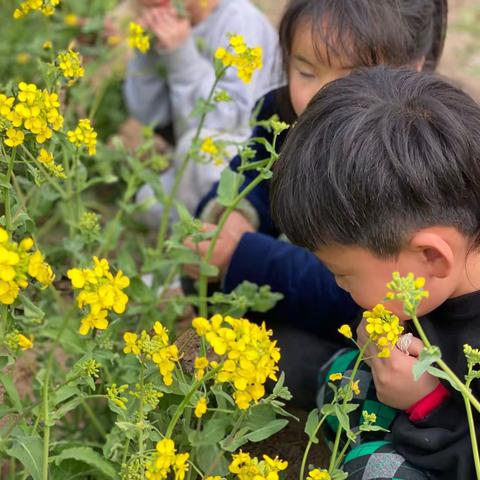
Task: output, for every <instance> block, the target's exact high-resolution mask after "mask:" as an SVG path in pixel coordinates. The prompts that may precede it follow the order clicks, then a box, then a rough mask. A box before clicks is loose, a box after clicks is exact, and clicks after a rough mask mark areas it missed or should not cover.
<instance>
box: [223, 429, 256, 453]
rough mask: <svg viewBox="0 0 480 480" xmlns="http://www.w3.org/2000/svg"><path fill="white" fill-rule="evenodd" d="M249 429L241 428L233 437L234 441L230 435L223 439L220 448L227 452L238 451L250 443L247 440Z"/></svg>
mask: <svg viewBox="0 0 480 480" xmlns="http://www.w3.org/2000/svg"><path fill="white" fill-rule="evenodd" d="M248 430H249V428H248V427H243V428H241V429H240V430H239V431H238V432H237V433H236V434H235V435H234V437H233V439H231V438H230V435H229V436H228V437H227V438H225V439H223V440H222V441H221V442H220V446H221V447H222V448H223V449H224V450H226V451H227V452H235V451H236V450H238V449H239V448H240V447H241V446H242V445H245V444H246V443H247V442H248V438H247V435H246V434H247V432H248Z"/></svg>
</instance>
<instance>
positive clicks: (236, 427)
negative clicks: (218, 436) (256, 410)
mask: <svg viewBox="0 0 480 480" xmlns="http://www.w3.org/2000/svg"><path fill="white" fill-rule="evenodd" d="M245 415H246V410H242V413H241V414H240V415H239V417H238V418H237V421H236V422H235V425H234V426H233V428H232V431H231V432H230V435H229V436H228V438H227V440H226V442H225V447H228V446H229V445H230V443H232V442H233V439H234V437H235V434H236V433H237V432H238V430H239V429H240V427H241V425H242V423H243V420H244V419H245ZM223 454H224V451H223V450H221V451H220V452H218V454H217V455H216V456H215V458H214V459H213V461H212V463H211V464H210V467H208V470H207V471H206V472H205V473H204V476H203V478H206V477H208V476H209V475H210V474H211V473H212V471H213V469H214V468H215V467H216V466H217V464H218V462H219V461H220V459H221V458H222V455H223Z"/></svg>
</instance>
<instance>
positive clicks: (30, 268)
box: [0, 227, 54, 305]
mask: <svg viewBox="0 0 480 480" xmlns="http://www.w3.org/2000/svg"><path fill="white" fill-rule="evenodd" d="M32 247H33V240H32V239H31V238H29V237H27V238H24V239H23V240H22V241H21V242H20V243H19V244H18V243H17V242H14V241H12V240H11V239H10V236H9V234H8V232H7V231H6V230H5V229H3V228H1V227H0V303H3V304H4V305H11V304H12V303H13V302H14V301H15V300H16V298H17V297H18V294H19V292H20V289H22V288H27V287H28V276H30V277H32V278H35V279H36V280H38V281H39V282H40V283H41V284H42V285H43V286H48V285H50V283H52V281H53V279H54V275H53V271H52V268H51V267H50V265H48V264H47V263H46V262H45V260H44V258H43V255H42V254H41V253H40V252H39V251H38V250H37V251H35V252H33V253H31V252H29V250H30V249H31V248H32Z"/></svg>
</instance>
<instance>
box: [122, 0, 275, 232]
mask: <svg viewBox="0 0 480 480" xmlns="http://www.w3.org/2000/svg"><path fill="white" fill-rule="evenodd" d="M137 2H138V4H139V5H140V7H141V14H140V17H139V19H138V21H139V23H141V24H142V25H143V26H144V27H145V28H147V29H148V30H150V31H151V32H153V34H154V37H155V40H154V42H153V45H152V48H151V49H150V51H149V52H147V53H146V54H145V55H142V54H140V53H137V54H136V55H135V57H134V58H133V60H131V62H130V63H129V65H128V72H127V78H126V81H125V98H126V101H127V105H128V108H129V110H130V112H131V113H132V115H134V116H135V117H136V118H137V119H138V120H140V121H141V122H142V123H144V124H147V125H151V126H153V127H155V128H156V129H157V131H158V132H159V133H161V134H162V135H163V136H165V137H166V138H167V140H170V142H172V143H173V144H175V145H177V151H176V153H175V154H174V169H173V170H172V171H170V172H167V174H165V175H164V177H163V180H162V181H163V183H164V186H165V188H166V189H167V190H169V189H170V188H171V184H172V182H173V176H174V170H175V167H176V166H177V164H178V163H180V162H181V161H182V160H183V155H184V154H185V153H186V152H187V151H188V149H189V148H190V145H191V140H192V138H193V135H194V132H195V130H196V126H197V123H198V118H197V117H192V116H191V113H192V111H193V110H194V108H195V105H196V102H197V100H198V99H199V98H204V99H206V98H207V97H208V94H209V92H210V89H211V88H212V86H213V83H214V80H215V72H214V66H213V54H214V52H215V50H216V49H217V48H218V47H226V46H227V45H228V38H227V34H229V33H231V34H239V35H242V36H243V37H244V40H245V42H246V44H247V45H248V46H252V47H261V48H262V50H263V68H262V69H261V70H259V71H257V72H255V73H254V75H253V78H252V82H251V83H250V84H245V83H244V82H243V81H242V80H240V79H239V78H238V77H237V72H236V71H235V69H229V70H228V71H227V73H226V75H225V77H224V78H223V79H222V80H221V81H220V82H219V84H218V90H225V91H226V92H227V93H228V94H229V95H230V97H231V98H232V101H230V102H221V103H219V104H218V105H217V107H216V109H215V110H214V111H213V112H210V113H209V114H208V115H207V117H206V121H205V132H204V134H203V135H202V137H203V136H207V135H208V136H212V135H218V134H220V135H222V134H223V135H224V137H221V138H229V139H232V140H237V141H239V140H244V139H245V138H247V137H248V135H249V130H250V129H249V119H250V114H251V111H252V108H253V106H254V103H255V101H256V100H257V99H258V98H259V97H261V96H262V95H263V94H265V93H266V92H267V91H268V90H270V89H271V88H272V86H275V85H279V84H280V81H281V65H280V64H279V61H278V58H279V56H278V37H277V34H276V32H275V30H274V28H273V26H272V25H271V24H270V23H269V21H268V19H267V18H266V17H265V16H264V15H263V14H262V13H261V12H260V11H259V10H258V9H257V8H256V7H255V6H254V5H253V4H252V3H251V2H250V1H249V0H184V1H183V4H184V7H185V13H186V16H182V15H180V14H179V13H178V12H177V10H176V9H175V8H174V5H173V3H175V2H172V1H170V0H137ZM217 138H218V137H217ZM222 168H223V167H222V166H219V165H196V164H195V163H194V162H192V163H191V165H190V166H189V168H188V169H187V171H186V172H185V175H184V180H183V183H182V184H181V188H180V195H179V200H181V201H183V202H184V203H186V204H187V207H189V208H190V209H191V210H192V211H193V210H194V208H195V206H196V205H197V203H198V201H199V200H200V198H201V197H202V196H203V195H204V194H205V193H206V192H207V191H208V190H209V188H210V187H211V185H212V184H213V183H214V182H215V181H216V180H218V178H219V176H220V172H221V170H222ZM151 195H153V192H152V190H151V189H150V188H149V187H146V189H144V190H143V191H142V192H141V194H140V199H143V198H145V197H147V196H151ZM160 211H161V208H160V207H157V208H156V209H154V210H153V211H152V212H151V215H150V219H149V223H152V224H156V223H157V222H158V220H159V216H160Z"/></svg>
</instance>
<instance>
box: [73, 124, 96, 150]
mask: <svg viewBox="0 0 480 480" xmlns="http://www.w3.org/2000/svg"><path fill="white" fill-rule="evenodd" d="M67 138H68V140H69V141H70V142H72V143H73V144H74V145H76V146H77V147H81V146H82V145H85V146H86V147H87V148H88V154H89V155H95V153H96V152H97V132H95V130H94V129H93V128H92V125H91V124H90V120H89V119H88V118H82V119H81V120H79V122H78V126H77V128H75V130H69V131H68V132H67Z"/></svg>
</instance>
